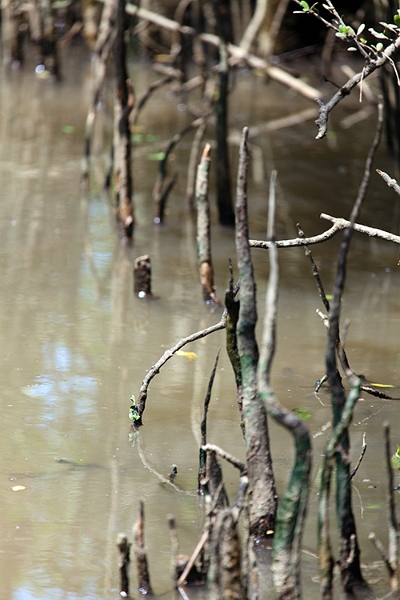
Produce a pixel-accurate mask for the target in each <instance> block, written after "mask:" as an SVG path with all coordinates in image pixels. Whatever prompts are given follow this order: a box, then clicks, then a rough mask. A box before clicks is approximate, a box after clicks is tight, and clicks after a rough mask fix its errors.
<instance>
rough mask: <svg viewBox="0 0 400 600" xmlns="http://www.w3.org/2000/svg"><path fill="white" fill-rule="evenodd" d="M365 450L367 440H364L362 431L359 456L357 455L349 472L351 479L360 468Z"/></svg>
mask: <svg viewBox="0 0 400 600" xmlns="http://www.w3.org/2000/svg"><path fill="white" fill-rule="evenodd" d="M366 450H367V442H366V440H365V433H363V439H362V447H361V453H360V456H359V457H358V461H357V462H356V466H355V467H354V469H353V470H352V472H351V473H350V479H353V477H354V475H355V474H356V473H357V471H358V469H359V468H360V465H361V463H362V459H363V458H364V454H365V452H366Z"/></svg>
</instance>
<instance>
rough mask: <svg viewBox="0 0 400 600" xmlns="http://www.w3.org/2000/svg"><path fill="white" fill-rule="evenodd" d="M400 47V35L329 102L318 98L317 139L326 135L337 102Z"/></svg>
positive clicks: (381, 65)
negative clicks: (330, 114)
mask: <svg viewBox="0 0 400 600" xmlns="http://www.w3.org/2000/svg"><path fill="white" fill-rule="evenodd" d="M398 48H400V36H399V37H398V38H396V40H395V41H394V42H393V43H392V44H390V46H388V47H387V48H386V49H385V51H384V52H382V53H381V54H380V56H379V57H378V58H376V59H372V58H371V57H370V59H369V61H368V62H366V63H365V64H364V67H363V70H362V71H361V72H360V73H356V75H354V76H353V77H351V78H350V79H349V80H348V81H347V82H346V83H345V84H344V85H343V86H342V87H341V88H340V89H339V90H338V91H337V92H336V94H335V95H334V96H333V97H332V98H331V99H330V100H329V102H323V101H322V100H321V99H319V98H316V100H317V102H318V104H319V107H320V108H319V117H318V119H317V120H316V121H315V122H316V124H317V125H318V134H317V135H316V138H315V139H317V140H320V139H321V138H323V137H325V135H326V133H327V130H328V117H329V113H330V112H331V111H332V110H333V109H334V108H335V106H336V105H337V104H339V102H340V101H341V100H343V98H345V97H346V96H348V95H349V94H350V92H351V91H352V90H353V88H355V86H356V85H358V84H359V83H360V82H361V81H362V80H363V79H366V78H367V77H368V76H369V75H371V73H373V72H374V71H376V70H377V69H380V68H381V67H383V65H384V64H386V63H387V62H389V60H391V57H392V56H393V54H394V53H395V52H396V50H397V49H398Z"/></svg>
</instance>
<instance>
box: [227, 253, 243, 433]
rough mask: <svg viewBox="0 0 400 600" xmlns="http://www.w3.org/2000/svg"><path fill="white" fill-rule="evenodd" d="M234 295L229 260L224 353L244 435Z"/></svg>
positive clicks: (236, 305)
mask: <svg viewBox="0 0 400 600" xmlns="http://www.w3.org/2000/svg"><path fill="white" fill-rule="evenodd" d="M235 296H236V293H235V289H234V287H233V269H232V262H231V259H229V288H228V289H227V290H226V292H225V306H226V309H227V311H228V317H227V320H226V351H227V354H228V357H229V360H230V363H231V365H232V368H233V372H234V374H235V382H236V399H237V403H238V407H239V412H240V417H241V423H240V426H241V428H242V432H243V434H244V419H243V384H242V369H241V366H240V356H239V351H238V345H237V335H236V326H237V322H238V319H239V308H240V302H239V300H236V299H235Z"/></svg>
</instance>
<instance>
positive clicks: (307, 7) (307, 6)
mask: <svg viewBox="0 0 400 600" xmlns="http://www.w3.org/2000/svg"><path fill="white" fill-rule="evenodd" d="M300 4H301V5H302V7H303V8H304V10H310V7H309V5H308V3H307V2H305V0H301V2H300Z"/></svg>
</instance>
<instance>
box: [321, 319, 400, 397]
mask: <svg viewBox="0 0 400 600" xmlns="http://www.w3.org/2000/svg"><path fill="white" fill-rule="evenodd" d="M316 313H317V315H318V316H319V317H320V319H321V321H322V322H323V324H324V325H325V327H326V328H328V327H329V318H328V316H327V315H324V313H323V312H321V311H320V310H319V309H318V308H317V309H316ZM337 351H338V357H339V360H340V362H341V365H342V367H343V370H344V372H345V373H346V372H348V371H349V370H350V372H351V373H353V374H354V371H353V370H352V369H351V367H350V365H349V362H348V359H347V356H346V354H345V352H344V348H343V346H342V345H341V343H340V340H338V344H337ZM360 377H361V379H364V377H363V376H362V375H360ZM326 380H327V376H326V375H324V377H322V379H321V380H320V381H318V382H317V383H318V385H317V389H316V390H315V391H316V392H318V390H319V389H320V388H321V386H322V385H323V384H324V383H325V382H326ZM361 390H362V391H363V392H366V393H367V394H370V395H371V396H375V397H376V398H382V399H383V400H398V399H399V398H395V397H394V396H389V394H387V393H386V392H382V391H381V390H376V389H374V388H373V387H371V386H370V385H362V386H361Z"/></svg>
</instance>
